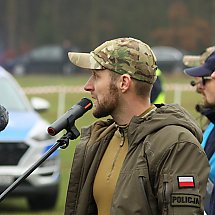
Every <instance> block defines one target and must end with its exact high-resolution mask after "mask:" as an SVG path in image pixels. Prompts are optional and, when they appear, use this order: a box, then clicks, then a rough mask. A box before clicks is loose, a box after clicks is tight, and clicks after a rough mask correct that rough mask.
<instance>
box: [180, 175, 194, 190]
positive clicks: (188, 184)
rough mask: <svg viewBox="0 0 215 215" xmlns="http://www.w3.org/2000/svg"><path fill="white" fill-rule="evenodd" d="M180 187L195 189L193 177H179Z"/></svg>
mask: <svg viewBox="0 0 215 215" xmlns="http://www.w3.org/2000/svg"><path fill="white" fill-rule="evenodd" d="M178 187H179V188H193V187H195V182H194V177H193V176H178Z"/></svg>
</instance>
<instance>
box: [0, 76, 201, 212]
mask: <svg viewBox="0 0 215 215" xmlns="http://www.w3.org/2000/svg"><path fill="white" fill-rule="evenodd" d="M88 77H89V76H88V75H85V76H66V77H65V76H32V75H31V76H24V77H16V79H17V81H18V82H19V83H20V84H21V86H22V87H30V86H47V85H50V86H53V85H56V86H57V85H61V86H63V85H66V86H79V85H81V86H84V83H85V82H86V80H87V79H88ZM164 80H165V84H169V83H187V84H189V82H190V79H189V78H187V76H185V75H183V74H181V75H179V74H175V75H166V76H165V77H164ZM33 96H39V97H42V98H45V99H47V100H48V101H49V102H50V109H49V110H48V111H47V112H44V113H41V115H42V116H43V117H44V118H45V119H47V120H48V121H49V122H53V121H54V120H56V117H57V107H58V96H59V95H58V94H54V93H53V94H40V95H28V97H29V98H31V97H33ZM83 97H88V98H90V95H89V94H88V93H80V94H77V93H68V94H67V95H66V103H65V111H66V110H67V109H69V108H70V107H71V106H72V105H74V104H75V103H77V102H78V101H79V100H80V99H81V98H83ZM173 99H174V92H173V91H167V92H166V102H167V103H172V102H173ZM181 101H182V103H181V104H182V106H183V107H184V108H186V109H187V110H188V111H189V112H190V113H191V114H192V115H193V116H194V117H196V118H197V117H198V114H197V113H196V112H195V110H194V107H195V104H196V103H197V102H199V101H201V97H200V96H199V95H197V94H196V93H195V92H192V91H191V92H183V93H182V100H181ZM93 121H94V119H93V117H92V116H91V111H89V112H87V113H86V114H85V115H84V117H81V118H80V119H78V120H77V122H76V126H77V128H78V129H79V130H80V128H81V127H82V126H84V125H88V124H90V123H91V122H93ZM78 140H79V139H77V140H74V141H70V144H69V146H68V148H66V149H64V150H63V149H61V150H60V156H61V186H60V195H59V199H58V202H57V205H56V208H55V209H53V210H51V211H39V212H31V211H29V209H28V207H27V202H26V201H25V199H24V198H13V199H9V198H6V199H5V200H4V201H3V202H2V203H1V204H0V214H3V215H10V214H11V215H12V214H16V215H23V214H28V215H31V214H39V215H60V214H63V212H64V204H65V198H66V191H67V184H68V180H69V172H70V168H71V163H72V158H73V153H74V147H75V145H76V143H77V142H78Z"/></svg>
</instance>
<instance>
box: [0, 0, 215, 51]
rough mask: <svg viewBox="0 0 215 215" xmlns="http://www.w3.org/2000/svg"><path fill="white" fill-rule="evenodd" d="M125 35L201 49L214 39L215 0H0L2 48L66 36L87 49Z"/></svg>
mask: <svg viewBox="0 0 215 215" xmlns="http://www.w3.org/2000/svg"><path fill="white" fill-rule="evenodd" d="M123 36H130V37H135V38H137V39H141V40H143V41H144V42H146V43H148V44H149V45H151V46H156V45H169V46H174V47H176V48H179V49H183V50H188V51H191V52H200V51H202V50H203V49H205V48H206V47H208V46H210V45H214V43H215V1H214V0H206V1H205V0H189V1H187V0H109V1H104V0H78V1H76V0H19V1H17V0H0V51H1V50H5V49H12V50H15V52H16V53H22V52H25V51H27V50H28V49H31V48H33V47H36V46H40V45H43V44H52V43H55V44H56V43H57V44H62V42H63V41H65V40H69V41H70V42H71V43H72V44H73V45H75V46H77V47H79V48H80V49H81V50H82V51H89V50H91V49H93V48H95V47H96V46H97V45H98V44H100V43H102V42H104V41H105V40H108V39H112V38H116V37H123Z"/></svg>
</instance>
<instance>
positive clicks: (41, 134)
mask: <svg viewBox="0 0 215 215" xmlns="http://www.w3.org/2000/svg"><path fill="white" fill-rule="evenodd" d="M47 127H48V124H47V122H46V121H44V120H40V121H39V122H37V123H36V125H35V126H34V127H33V129H32V130H31V132H30V134H29V138H31V139H33V140H37V141H45V140H50V139H54V138H53V137H51V136H50V135H49V134H48V132H47Z"/></svg>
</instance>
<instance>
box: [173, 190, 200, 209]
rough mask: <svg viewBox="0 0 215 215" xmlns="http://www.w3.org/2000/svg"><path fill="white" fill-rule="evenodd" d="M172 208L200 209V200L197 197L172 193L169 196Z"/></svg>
mask: <svg viewBox="0 0 215 215" xmlns="http://www.w3.org/2000/svg"><path fill="white" fill-rule="evenodd" d="M171 206H172V207H196V208H200V207H201V199H200V196H199V195H193V194H183V193H172V194H171Z"/></svg>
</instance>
